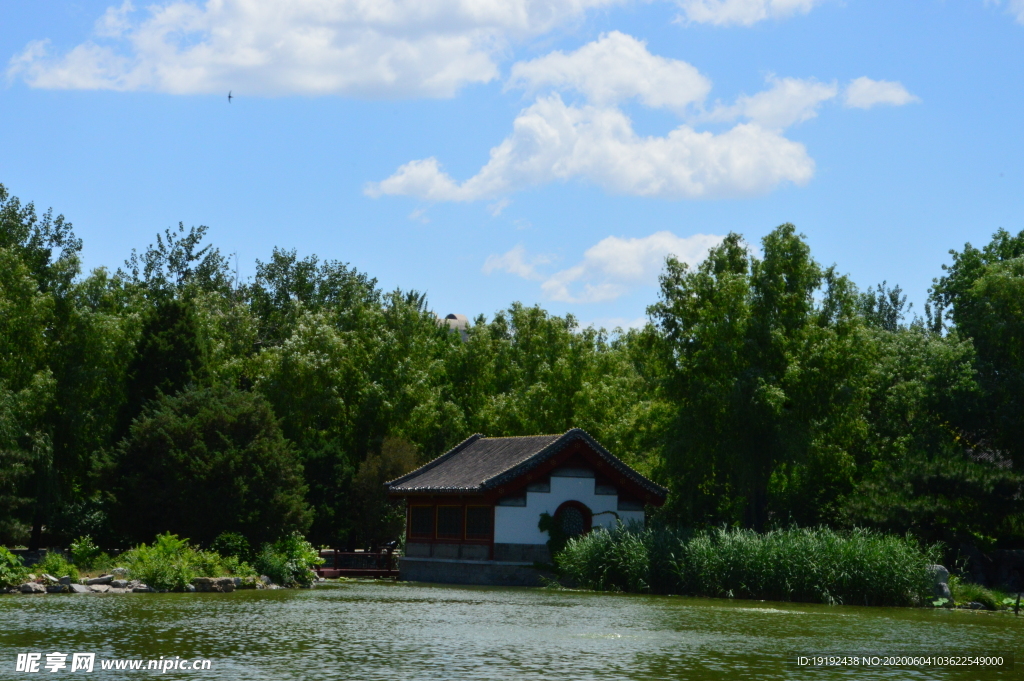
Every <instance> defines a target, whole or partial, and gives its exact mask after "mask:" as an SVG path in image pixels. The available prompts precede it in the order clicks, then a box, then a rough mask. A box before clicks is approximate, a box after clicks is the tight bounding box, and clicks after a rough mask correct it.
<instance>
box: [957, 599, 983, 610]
mask: <svg viewBox="0 0 1024 681" xmlns="http://www.w3.org/2000/svg"><path fill="white" fill-rule="evenodd" d="M962 607H964V608H966V609H968V610H984V609H985V604H984V603H979V602H978V601H971V602H970V603H968V604H967V605H964V606H962Z"/></svg>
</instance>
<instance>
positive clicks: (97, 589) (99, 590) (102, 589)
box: [85, 584, 110, 594]
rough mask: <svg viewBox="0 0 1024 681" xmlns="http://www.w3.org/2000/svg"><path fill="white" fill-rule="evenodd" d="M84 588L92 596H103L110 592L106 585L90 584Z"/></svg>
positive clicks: (108, 586)
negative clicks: (91, 593)
mask: <svg viewBox="0 0 1024 681" xmlns="http://www.w3.org/2000/svg"><path fill="white" fill-rule="evenodd" d="M85 588H86V589H88V590H89V591H91V592H93V593H94V594H105V593H107V592H108V591H110V585H108V584H90V585H89V586H87V587H85Z"/></svg>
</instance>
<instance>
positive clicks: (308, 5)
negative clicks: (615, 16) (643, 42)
mask: <svg viewBox="0 0 1024 681" xmlns="http://www.w3.org/2000/svg"><path fill="white" fill-rule="evenodd" d="M619 1H620V0H433V1H432V2H422V1H421V0H259V1H258V2H257V1H254V0H206V2H205V3H201V2H198V0H191V1H189V0H164V1H163V2H161V3H159V4H155V5H152V6H149V7H147V8H146V9H145V10H144V11H137V10H136V9H135V8H134V7H133V5H132V3H131V2H130V1H126V2H124V4H122V5H121V6H119V7H111V8H109V9H108V10H107V11H106V13H105V14H104V15H103V16H102V17H101V18H100V19H99V20H98V21H97V24H96V29H95V39H94V40H90V41H88V42H85V43H82V44H81V45H78V46H77V47H74V48H73V49H71V50H70V51H68V52H65V53H62V54H52V53H51V50H50V46H49V44H48V43H47V42H46V41H37V42H33V43H31V44H29V45H28V46H27V47H26V48H25V50H24V51H23V52H22V53H21V54H19V55H17V56H15V57H14V58H13V59H11V61H10V63H9V65H8V71H7V73H8V77H15V76H20V77H23V78H24V79H25V80H26V81H27V82H28V83H29V84H30V85H32V86H34V87H41V88H71V89H111V90H155V91H161V92H170V93H209V92H227V91H228V90H229V89H233V90H234V91H236V92H243V93H245V94H261V95H275V94H290V93H301V94H334V93H340V94H354V95H360V96H383V97H414V96H425V97H449V96H452V95H454V94H455V92H456V91H457V90H458V89H459V88H460V87H462V86H464V85H466V84H469V83H483V82H488V81H490V80H493V79H494V78H496V77H497V76H498V68H497V66H496V64H495V61H494V60H495V58H496V56H497V55H499V54H501V53H502V52H503V51H504V50H506V49H507V47H508V45H509V43H510V41H515V40H521V39H524V38H528V37H530V36H535V35H540V34H543V33H545V32H548V31H550V30H552V29H553V28H555V27H557V26H559V25H561V24H563V23H565V22H566V21H569V20H572V19H573V18H576V17H579V16H581V15H582V14H583V13H584V12H586V11H587V10H588V9H590V8H592V7H597V6H604V5H610V4H614V3H616V2H619Z"/></svg>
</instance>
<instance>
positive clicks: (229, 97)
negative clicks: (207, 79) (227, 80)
mask: <svg viewBox="0 0 1024 681" xmlns="http://www.w3.org/2000/svg"><path fill="white" fill-rule="evenodd" d="M232 99H234V98H233V97H232V96H231V90H228V104H230V103H231V100H232Z"/></svg>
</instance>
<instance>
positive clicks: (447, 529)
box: [437, 506, 462, 539]
mask: <svg viewBox="0 0 1024 681" xmlns="http://www.w3.org/2000/svg"><path fill="white" fill-rule="evenodd" d="M437 537H438V539H462V507H461V506H438V507H437Z"/></svg>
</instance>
